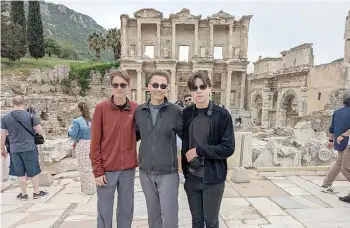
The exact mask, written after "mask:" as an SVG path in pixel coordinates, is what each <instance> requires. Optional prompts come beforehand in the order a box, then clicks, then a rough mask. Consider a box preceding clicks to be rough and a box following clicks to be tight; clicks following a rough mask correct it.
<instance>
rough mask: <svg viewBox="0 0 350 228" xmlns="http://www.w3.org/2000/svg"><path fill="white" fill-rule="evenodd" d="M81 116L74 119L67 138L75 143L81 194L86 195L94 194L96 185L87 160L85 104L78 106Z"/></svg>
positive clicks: (88, 121)
mask: <svg viewBox="0 0 350 228" xmlns="http://www.w3.org/2000/svg"><path fill="white" fill-rule="evenodd" d="M78 108H79V111H80V113H81V116H80V117H78V118H76V119H74V120H73V122H72V127H71V129H70V130H69V132H68V136H69V137H71V138H72V139H74V141H75V143H76V147H75V151H76V158H77V163H78V170H79V175H80V188H81V192H82V193H84V194H87V195H92V194H95V192H96V183H95V178H94V175H93V173H92V168H91V161H90V159H89V151H90V139H91V116H90V111H89V107H88V105H87V104H86V103H85V102H80V103H79V104H78Z"/></svg>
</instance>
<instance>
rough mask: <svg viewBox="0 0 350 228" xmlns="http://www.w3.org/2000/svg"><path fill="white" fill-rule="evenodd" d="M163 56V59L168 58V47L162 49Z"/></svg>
mask: <svg viewBox="0 0 350 228" xmlns="http://www.w3.org/2000/svg"><path fill="white" fill-rule="evenodd" d="M163 56H164V58H169V57H170V48H169V46H165V47H164V49H163Z"/></svg>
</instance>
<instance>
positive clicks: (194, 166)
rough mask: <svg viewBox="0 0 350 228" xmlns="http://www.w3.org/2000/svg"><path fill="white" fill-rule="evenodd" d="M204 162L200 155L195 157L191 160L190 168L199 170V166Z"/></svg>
mask: <svg viewBox="0 0 350 228" xmlns="http://www.w3.org/2000/svg"><path fill="white" fill-rule="evenodd" d="M202 163H203V159H202V158H200V157H195V158H193V159H192V160H191V161H190V162H189V168H190V169H191V170H193V171H195V170H197V169H198V168H199V166H201V164H202Z"/></svg>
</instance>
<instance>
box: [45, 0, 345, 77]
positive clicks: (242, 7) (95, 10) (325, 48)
mask: <svg viewBox="0 0 350 228" xmlns="http://www.w3.org/2000/svg"><path fill="white" fill-rule="evenodd" d="M49 2H54V3H59V4H64V5H65V6H67V7H68V8H71V9H73V10H75V11H77V12H79V13H83V14H86V15H89V16H91V17H92V18H93V19H94V20H95V21H96V22H97V23H98V24H100V25H101V26H103V27H105V28H113V27H118V28H119V27H120V18H119V15H120V14H129V15H130V16H132V15H133V13H134V12H135V11H137V10H139V9H141V8H155V9H157V10H159V11H161V12H163V15H164V17H169V14H170V13H177V12H179V11H180V10H181V9H182V8H188V9H190V11H191V13H192V14H195V15H197V14H202V17H207V16H208V15H212V14H214V13H217V12H218V11H219V10H221V9H222V10H224V11H225V12H227V13H230V14H232V15H234V16H235V17H236V18H240V17H241V16H242V15H250V14H251V15H253V18H252V19H251V23H250V28H249V47H248V58H249V61H250V62H255V61H256V60H257V59H258V56H259V55H262V56H263V57H267V56H269V57H279V56H280V55H279V53H280V52H281V51H283V50H287V49H290V48H292V47H295V46H298V45H300V44H302V43H313V44H314V45H313V48H314V56H315V64H322V63H328V62H330V61H333V60H335V59H338V58H341V57H343V56H344V40H343V37H344V28H345V18H346V16H347V14H348V11H349V10H350V1H232V0H231V1H214V0H212V1H206V0H201V1H198V0H192V1H191V0H189V1H160V0H158V1H133V0H128V1H116V0H115V1H111V0H110V1H106V0H105V1H91V0H85V1H79V0H75V1H72V0H70V1H67V0H50V1H49ZM249 68H250V69H249V72H251V71H252V64H250V67H249Z"/></svg>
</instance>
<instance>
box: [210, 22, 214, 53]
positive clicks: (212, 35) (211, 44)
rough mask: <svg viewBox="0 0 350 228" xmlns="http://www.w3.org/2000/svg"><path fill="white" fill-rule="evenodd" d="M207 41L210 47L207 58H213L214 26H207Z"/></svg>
mask: <svg viewBox="0 0 350 228" xmlns="http://www.w3.org/2000/svg"><path fill="white" fill-rule="evenodd" d="M209 40H210V46H209V57H213V56H214V25H213V24H209Z"/></svg>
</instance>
